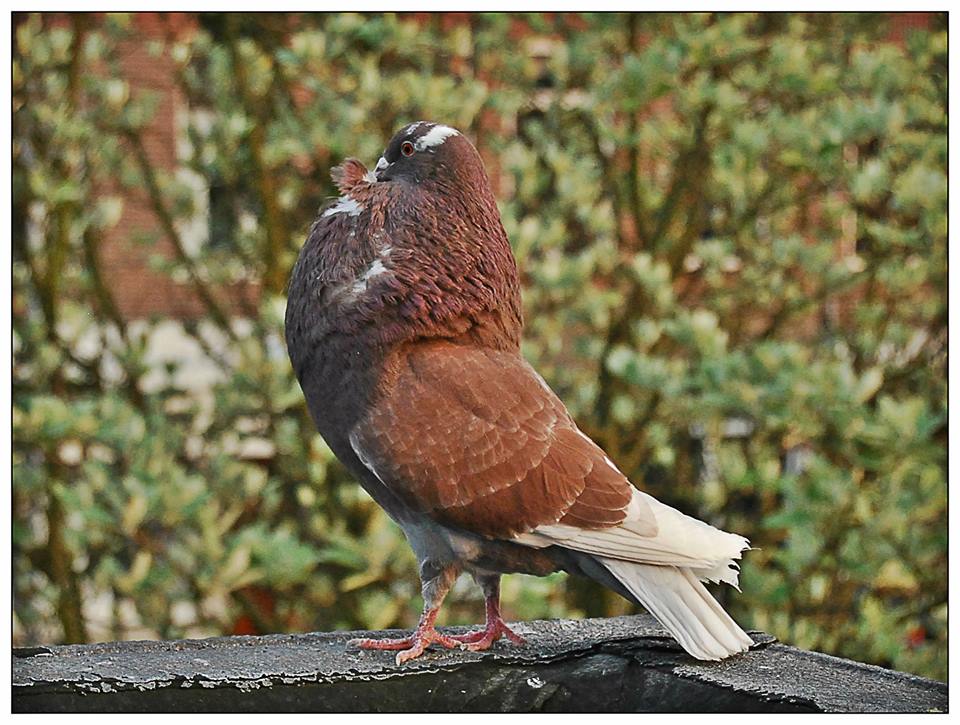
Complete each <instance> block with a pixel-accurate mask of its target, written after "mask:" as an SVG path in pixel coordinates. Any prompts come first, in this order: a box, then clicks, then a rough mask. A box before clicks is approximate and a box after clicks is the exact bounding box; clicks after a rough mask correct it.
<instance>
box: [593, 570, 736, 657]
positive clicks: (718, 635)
mask: <svg viewBox="0 0 960 725" xmlns="http://www.w3.org/2000/svg"><path fill="white" fill-rule="evenodd" d="M596 558H597V559H598V560H599V561H600V563H602V564H603V566H604V567H606V568H607V570H608V571H609V572H610V573H611V574H613V576H614V577H616V579H617V580H618V581H619V582H620V583H621V584H623V586H624V587H626V588H627V590H628V591H629V592H630V593H631V594H632V595H633V596H634V597H636V598H637V600H638V601H639V602H640V604H642V605H643V606H644V607H646V609H647V611H649V612H650V613H651V614H652V615H653V616H654V617H656V618H657V620H658V621H659V622H660V624H662V625H663V626H664V627H666V628H667V630H668V631H669V632H670V634H672V635H673V636H674V637H675V638H676V640H677V641H678V642H679V643H680V645H681V646H682V647H683V648H684V649H685V650H686V651H687V652H689V653H690V654H691V655H692V656H694V657H696V658H697V659H700V660H721V659H723V658H724V657H729V656H730V655H734V654H737V653H738V652H745V651H746V650H747V649H749V648H750V645H751V644H753V640H751V639H750V637H749V636H747V633H746V632H744V631H743V630H742V629H740V627H739V626H738V625H737V623H736V622H734V621H733V619H732V618H731V617H730V615H729V614H727V613H726V612H725V611H724V609H723V607H721V606H720V604H719V603H718V602H717V600H716V599H714V598H713V597H712V596H711V595H710V592H708V591H707V588H706V587H705V586H704V585H703V584H702V583H701V582H700V580H699V579H698V577H697V576H696V575H695V574H694V573H693V572H692V571H691V570H690V569H684V568H678V567H675V566H653V565H649V564H635V563H631V562H627V561H619V560H617V559H608V558H606V557H602V556H599V557H596Z"/></svg>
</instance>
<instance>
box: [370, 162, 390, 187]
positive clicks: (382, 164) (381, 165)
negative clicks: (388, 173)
mask: <svg viewBox="0 0 960 725" xmlns="http://www.w3.org/2000/svg"><path fill="white" fill-rule="evenodd" d="M389 165H390V164H388V163H387V160H386V159H385V158H383V156H381V157H380V160H379V161H378V162H377V166H376V168H375V169H374V170H373V173H374V175H375V176H376V177H377V181H380V172H381V171H383V170H384V169H385V168H387V167H388V166H389Z"/></svg>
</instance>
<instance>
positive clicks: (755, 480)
mask: <svg viewBox="0 0 960 725" xmlns="http://www.w3.org/2000/svg"><path fill="white" fill-rule="evenodd" d="M518 23H520V24H525V25H526V27H527V28H528V29H529V31H530V33H533V34H534V35H539V36H542V37H544V38H553V39H554V41H553V44H552V45H551V46H550V49H549V54H548V57H544V58H539V57H533V56H532V55H531V54H530V53H529V50H528V48H527V46H526V45H525V41H524V40H522V39H519V40H518V38H520V36H518V35H517V34H516V27H515V26H516V25H517V24H518ZM934 24H935V26H936V27H935V28H934V29H933V30H932V31H930V32H918V33H915V34H913V35H912V36H911V37H910V38H908V40H907V41H906V43H905V44H903V45H897V44H894V43H891V42H889V41H888V40H887V37H888V29H887V28H886V27H885V24H884V21H883V19H882V17H880V16H875V15H814V16H808V15H803V14H790V15H749V14H732V15H701V14H696V15H693V14H687V15H644V16H621V15H610V14H600V15H589V14H587V15H583V16H576V17H570V16H565V15H562V14H558V15H550V16H542V17H541V16H529V17H528V16H523V17H518V16H513V17H508V16H502V15H494V16H484V15H475V16H469V17H464V18H461V19H460V22H459V23H455V24H454V26H453V27H447V26H446V24H445V22H444V21H441V19H440V18H439V17H433V18H430V19H428V20H426V21H425V22H419V21H415V20H414V19H412V18H409V17H404V16H394V15H384V16H361V15H357V14H350V13H344V14H334V15H322V16H314V15H306V16H299V15H292V16H286V15H285V16H282V17H279V16H272V15H266V16H253V17H245V16H240V15H236V16H209V17H205V18H204V19H203V20H202V27H201V28H200V29H199V31H198V32H197V33H195V34H194V35H192V36H190V38H189V39H187V40H170V41H166V42H164V43H160V44H159V45H158V46H157V50H158V51H159V53H161V54H168V55H169V57H170V58H172V59H173V61H174V65H175V70H174V72H175V76H176V82H177V85H178V88H179V90H180V92H182V94H183V97H184V98H185V99H187V101H188V102H189V104H190V106H191V108H192V109H193V112H192V113H191V115H190V119H189V122H188V127H187V134H188V137H189V142H190V143H189V144H188V147H189V148H188V150H187V151H186V152H185V158H184V159H183V161H182V165H183V167H184V168H185V169H187V170H189V172H191V173H192V174H193V176H194V178H196V179H199V180H201V181H202V184H203V185H204V186H205V187H206V186H210V187H216V188H217V189H219V190H221V192H222V195H223V198H226V199H229V200H230V204H229V205H227V206H226V207H225V208H226V211H225V212H222V216H221V217H218V218H217V219H215V220H212V222H211V228H212V229H213V232H212V233H213V238H211V240H210V243H209V244H207V245H204V246H202V247H201V249H199V250H198V251H192V250H189V249H186V248H184V249H183V253H177V254H175V255H174V256H173V257H172V258H163V259H158V260H157V263H158V264H159V265H160V266H161V267H162V268H163V269H166V270H168V271H169V272H170V273H171V274H172V275H174V277H175V278H177V279H182V280H186V281H187V282H188V283H189V284H190V285H191V286H192V287H193V288H194V289H196V290H197V291H198V293H199V294H200V295H201V297H202V298H203V299H204V300H205V309H206V314H205V316H204V318H203V320H201V321H200V322H199V323H194V322H188V323H183V324H181V325H179V329H180V334H181V335H183V336H186V338H188V339H190V340H192V345H193V346H194V348H195V349H196V354H195V355H194V356H193V357H190V358H184V359H179V360H178V359H172V361H170V360H168V361H167V362H164V361H163V360H164V359H163V357H162V356H159V357H158V355H157V354H156V350H155V349H154V348H155V347H156V344H157V343H155V342H151V341H152V340H155V339H156V338H157V335H161V338H162V334H163V333H164V330H166V329H168V328H169V326H170V325H171V322H170V321H164V320H149V321H139V322H137V323H135V324H134V323H130V322H127V321H125V320H124V319H123V318H122V316H121V315H119V314H118V313H117V311H116V307H115V304H114V302H113V300H112V297H111V291H110V285H109V281H110V273H111V270H110V268H109V267H107V266H104V265H101V264H98V261H97V260H98V257H97V251H98V249H99V245H100V243H101V242H102V239H103V235H104V233H105V230H107V229H109V228H111V227H112V226H113V225H114V224H115V223H116V221H117V219H118V218H119V217H120V213H121V209H122V203H123V202H122V199H123V194H124V193H128V192H129V191H130V190H139V191H140V192H141V193H145V194H146V195H147V196H148V197H149V198H150V199H151V202H152V203H153V205H154V209H155V211H156V212H157V216H158V219H159V224H158V229H157V232H156V234H157V237H159V236H164V235H165V236H167V237H171V238H173V239H174V241H178V240H177V235H179V234H180V231H179V229H180V226H179V224H180V223H181V222H184V221H185V220H188V219H189V218H191V217H192V216H193V215H194V214H195V213H196V212H197V210H196V209H195V208H194V206H195V203H194V196H193V195H192V193H191V191H190V186H189V184H188V183H187V182H186V181H185V177H184V176H183V175H182V174H179V175H175V174H172V173H170V172H169V171H167V170H164V169H163V168H159V167H154V166H153V165H151V164H150V162H149V158H147V157H145V156H144V155H143V153H142V151H143V145H142V144H143V132H142V129H143V127H144V125H145V123H146V122H147V121H148V120H149V119H150V118H151V117H152V114H153V113H154V111H155V107H156V102H157V99H156V98H155V97H151V96H150V94H144V93H140V92H135V91H133V90H131V88H130V86H129V85H128V84H127V83H126V82H125V81H124V80H122V78H123V76H122V74H121V73H120V71H119V66H118V55H117V49H118V47H119V46H118V43H119V42H120V41H122V40H123V39H124V38H129V37H130V36H131V34H132V33H134V32H135V31H134V25H133V24H132V23H131V22H130V20H129V18H126V17H125V16H108V18H107V20H106V22H105V24H104V25H102V26H96V27H94V26H92V25H91V24H90V22H89V21H87V20H85V19H83V17H82V16H75V17H72V18H70V22H69V23H67V24H66V25H65V26H64V25H62V24H61V25H59V26H57V25H56V24H55V23H52V22H51V21H50V19H49V18H48V17H46V16H40V15H31V16H28V17H27V18H26V19H25V20H23V21H22V22H21V23H20V24H19V25H18V27H17V28H16V38H15V49H16V52H15V58H14V69H13V86H14V174H13V185H14V202H15V203H14V270H13V271H14V310H15V316H14V370H13V378H14V449H13V455H14V572H15V616H16V618H17V622H18V626H19V630H18V631H19V632H20V636H21V637H22V638H24V639H48V640H49V639H67V640H82V639H84V638H87V637H98V638H106V637H123V636H128V635H129V634H130V633H131V632H142V631H144V629H145V630H146V631H147V632H148V633H152V634H154V635H159V636H162V637H176V636H183V635H191V634H212V633H220V632H230V631H257V630H259V631H281V630H288V629H307V628H317V629H330V628H341V627H344V628H345V627H351V628H353V627H370V628H376V627H385V626H401V625H402V626H410V625H411V624H412V623H413V622H414V621H415V619H416V616H417V612H418V608H419V602H418V598H417V582H416V567H415V562H414V560H413V557H412V554H411V553H410V551H409V549H408V547H407V546H406V545H405V543H404V542H403V541H402V538H401V536H400V534H399V532H398V530H397V529H396V528H395V527H394V526H393V525H392V524H391V523H390V522H389V521H388V519H387V518H386V516H385V515H384V514H383V513H382V512H381V511H380V510H379V509H378V508H377V507H376V506H375V505H374V504H373V502H372V501H370V499H369V498H368V497H367V496H366V495H365V494H363V492H362V491H360V490H359V489H358V487H357V486H356V485H355V484H354V483H353V482H352V481H351V480H350V479H349V477H348V476H347V475H346V473H345V471H344V470H343V469H342V468H341V467H340V465H339V464H338V463H337V462H336V460H335V459H334V458H333V456H332V454H331V452H330V451H329V450H328V449H327V447H326V446H325V445H324V444H323V442H322V440H320V439H319V437H318V436H317V435H316V434H315V432H314V430H313V426H312V424H311V422H310V420H309V417H308V416H307V414H306V411H305V407H304V404H303V400H302V396H301V394H300V391H299V388H298V386H297V384H296V382H295V380H294V378H293V375H292V372H291V370H290V367H289V363H288V361H287V359H286V355H285V352H284V350H283V344H282V339H283V338H282V317H283V287H284V282H285V279H286V276H287V274H288V272H289V269H290V267H291V265H292V264H293V261H294V259H295V258H296V254H297V250H298V249H299V246H300V244H301V242H302V239H303V237H304V236H305V232H306V229H307V227H308V225H309V223H310V221H311V220H312V217H313V215H314V213H315V210H316V208H317V206H318V205H319V204H320V203H321V202H322V201H323V199H324V198H325V197H327V196H329V195H332V194H333V193H334V189H333V187H332V185H331V183H330V181H329V175H328V172H329V167H330V166H332V165H333V164H335V163H338V162H339V161H340V160H341V159H342V158H343V157H345V156H357V157H359V158H361V159H364V160H365V161H367V162H368V163H369V162H372V161H373V160H375V159H376V158H377V156H378V155H379V154H380V151H381V148H382V146H383V143H384V141H385V140H386V139H387V138H388V137H389V136H390V135H391V133H392V131H393V130H394V129H395V128H396V127H398V126H399V125H401V124H402V123H405V122H409V121H412V120H417V119H421V118H431V119H437V120H442V121H443V122H446V123H449V124H452V125H456V126H458V127H459V128H461V129H462V130H464V131H466V132H468V133H469V134H470V135H471V136H472V137H473V138H474V139H475V140H476V141H477V144H478V146H479V147H480V149H481V151H482V153H483V154H484V157H485V158H486V159H487V160H488V163H489V168H490V171H491V173H492V174H493V175H494V177H495V179H496V181H497V184H498V188H499V194H498V195H499V198H500V199H501V209H502V212H503V217H504V224H505V226H506V228H507V231H508V234H509V235H510V238H511V241H512V242H513V244H514V249H515V251H516V253H517V256H518V260H519V263H520V266H521V269H522V271H523V275H524V303H525V307H526V318H527V333H526V341H525V347H524V350H525V353H526V354H527V356H528V357H529V358H530V359H531V361H532V362H533V363H534V364H535V365H536V366H537V367H538V369H540V371H541V372H542V373H543V375H544V377H545V378H546V379H547V380H548V381H549V382H550V383H551V385H552V386H553V387H554V388H555V389H556V390H557V392H558V393H559V394H560V396H561V397H562V398H563V399H564V400H565V401H566V402H567V404H568V405H569V406H570V409H571V411H572V412H573V413H574V415H575V417H576V418H577V420H578V422H579V423H580V425H581V427H582V428H583V429H584V430H585V431H587V432H588V433H589V434H590V435H591V436H592V437H594V438H595V439H596V440H597V441H598V442H599V443H600V444H601V445H603V446H604V448H605V449H606V450H607V451H608V452H609V453H610V455H611V457H612V458H614V459H615V460H616V461H617V462H618V464H619V465H620V467H621V468H622V469H623V470H624V471H626V472H627V473H628V474H629V475H630V476H631V477H632V479H633V480H634V481H636V482H637V483H638V484H639V485H642V486H643V487H644V488H645V489H646V490H648V491H650V492H651V493H652V494H654V495H656V496H658V497H659V498H661V499H662V500H664V501H666V502H668V503H671V504H674V505H677V506H680V507H682V508H684V509H685V510H686V511H688V512H689V513H691V514H694V515H698V516H700V517H702V518H705V519H707V520H709V521H711V522H713V523H715V524H716V525H718V526H723V527H725V528H728V529H730V530H734V531H738V532H741V533H743V534H745V535H746V536H748V537H749V538H750V539H751V541H752V542H753V546H754V547H755V549H754V550H753V551H751V552H749V553H748V555H747V557H746V559H745V562H744V565H743V574H742V588H743V594H741V595H733V596H731V595H730V593H729V592H725V593H724V599H725V603H726V604H727V606H729V608H730V609H731V611H732V613H733V614H734V615H735V616H736V618H737V619H738V620H739V621H741V622H742V623H743V624H744V625H746V626H753V627H757V628H761V629H765V630H768V631H770V632H772V633H774V634H776V635H777V636H779V637H781V638H782V639H783V640H785V641H787V642H789V643H791V644H796V645H797V646H800V647H807V648H814V649H820V650H824V651H828V652H833V653H836V654H839V655H843V656H848V657H853V658H855V659H860V660H867V661H871V662H876V663H879V664H883V665H887V666H892V667H896V668H898V669H904V670H908V671H911V672H917V673H920V674H925V675H929V676H933V677H937V678H940V679H944V678H945V676H946V638H947V627H946V607H947V605H946V601H947V599H946V554H947V541H946V537H947V534H946V419H947V398H946V330H947V322H946V320H947V318H946V314H947V307H946V242H947V237H946V168H947V165H946V164H947V161H946V142H947V138H946V103H947V92H946V73H947V71H946V68H947V66H946V32H945V20H944V19H943V18H942V17H940V16H937V17H935V21H934ZM523 37H531V36H530V35H529V34H528V35H527V36H523ZM104 74H106V77H107V80H104ZM105 180H111V183H114V184H115V185H118V186H114V187H109V186H105ZM104 188H112V189H113V190H112V191H111V192H110V193H104V192H103V189H104ZM165 220H166V221H165ZM214 222H215V223H214ZM146 241H149V240H146ZM179 241H182V240H179ZM238 280H253V281H255V282H256V284H257V285H258V286H259V289H261V290H262V296H261V302H260V305H259V308H258V309H246V308H245V309H231V308H228V307H226V306H225V305H224V303H223V301H222V299H221V298H220V297H218V296H217V295H216V294H211V293H210V291H211V290H216V289H218V288H219V287H221V286H223V285H228V284H232V283H236V282H237V281H238ZM204 292H206V293H208V294H206V295H204ZM234 316H241V317H244V318H245V319H246V322H245V323H243V324H238V323H236V322H234V323H230V322H228V320H229V319H230V318H231V317H234ZM165 326H166V327H165ZM162 339H165V338H162ZM198 360H200V361H201V362H198ZM204 366H205V367H204ZM198 367H203V369H204V370H206V369H209V370H211V371H212V372H211V374H210V376H209V382H208V383H207V384H206V385H203V386H199V387H198V386H197V385H196V384H195V382H191V380H192V378H191V375H194V376H195V375H197V374H198ZM201 372H202V371H201ZM251 451H254V452H251ZM256 451H260V452H259V453H257V452H256ZM461 585H462V586H458V589H457V590H456V591H455V592H454V594H453V596H452V597H451V598H450V600H449V602H450V605H449V608H448V609H447V610H446V612H445V616H446V621H447V622H469V621H474V620H476V619H478V618H479V616H480V608H479V607H478V606H477V600H478V598H479V593H478V592H476V591H475V590H473V589H471V588H469V587H467V586H466V585H465V583H464V582H461ZM504 599H505V603H506V608H507V612H508V614H509V615H511V616H517V617H543V616H567V615H574V616H580V615H583V614H596V615H602V614H613V613H619V612H623V611H628V606H627V605H626V604H625V603H623V602H622V601H620V600H618V599H617V598H616V597H614V596H613V595H607V594H605V593H603V592H601V591H600V590H598V588H596V587H594V586H593V585H590V584H587V583H582V582H575V581H573V580H568V579H567V578H566V577H563V576H555V577H550V578H548V579H543V580H533V579H528V578H520V577H508V578H507V580H506V581H505V583H504ZM104 601H106V603H107V604H106V606H105V607H104V606H102V603H103V602H104ZM93 602H100V603H101V606H100V608H99V609H97V607H96V606H94V605H93V604H92V603H93ZM103 611H106V612H107V614H106V615H105V618H104V615H103V614H102V612H103ZM97 612H100V614H98V613H97ZM98 618H99V619H98Z"/></svg>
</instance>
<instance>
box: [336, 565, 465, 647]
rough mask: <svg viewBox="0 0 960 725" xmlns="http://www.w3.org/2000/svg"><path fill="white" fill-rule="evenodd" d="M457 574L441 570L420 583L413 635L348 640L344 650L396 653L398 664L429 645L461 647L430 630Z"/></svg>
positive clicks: (449, 570) (453, 571)
mask: <svg viewBox="0 0 960 725" xmlns="http://www.w3.org/2000/svg"><path fill="white" fill-rule="evenodd" d="M458 574H459V571H458V570H457V569H455V568H445V569H442V570H441V571H440V572H439V573H438V574H437V575H436V576H434V577H432V578H430V579H426V580H425V581H424V582H423V614H421V615H420V622H419V623H418V624H417V628H416V629H415V630H414V632H413V634H412V635H410V636H409V637H402V638H400V639H366V638H364V639H351V640H350V641H349V642H347V646H348V647H359V648H360V649H382V650H400V651H399V652H397V664H398V665H402V664H403V663H404V662H406V661H408V660H412V659H413V658H414V657H419V656H420V655H422V654H423V652H424V650H426V649H427V647H428V646H429V645H431V644H439V645H441V646H442V647H447V648H449V649H454V648H461V647H462V646H463V645H462V643H460V642H458V641H456V640H455V639H454V638H452V637H448V636H447V635H445V634H440V632H438V631H437V630H436V628H435V627H434V622H435V621H436V619H437V614H438V613H439V612H440V605H441V604H443V599H444V597H445V596H446V595H447V592H448V591H450V587H451V586H452V585H453V582H454V581H455V580H456V578H457V575H458Z"/></svg>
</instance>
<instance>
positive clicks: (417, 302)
mask: <svg viewBox="0 0 960 725" xmlns="http://www.w3.org/2000/svg"><path fill="white" fill-rule="evenodd" d="M410 128H413V135H411V134H410V133H409V132H408V134H407V136H406V137H404V136H403V134H404V131H403V130H402V131H401V132H400V133H399V134H397V137H395V139H394V140H393V141H391V144H390V145H388V147H387V150H386V151H385V159H387V160H389V161H388V163H387V164H386V166H390V167H391V169H394V173H387V174H384V173H382V169H383V168H384V163H383V160H381V164H378V167H379V168H381V171H380V172H377V171H368V170H367V168H366V167H365V166H364V165H363V164H362V163H360V162H359V161H357V160H356V159H347V160H346V161H344V162H343V164H342V165H341V166H338V167H336V168H335V169H333V170H332V172H331V176H332V178H333V180H334V182H335V183H336V184H337V187H338V189H339V190H340V192H341V194H342V195H341V197H340V198H339V199H338V200H337V201H336V202H335V203H333V204H332V205H330V206H329V207H328V208H327V209H326V210H324V211H323V212H322V213H321V215H320V217H319V218H318V219H317V221H316V222H315V223H314V226H313V229H312V230H311V234H310V238H309V239H308V241H307V246H313V247H315V248H316V249H315V251H314V254H313V255H310V254H304V255H302V256H303V257H306V258H307V259H308V260H310V259H311V258H312V265H313V267H314V269H313V271H312V274H309V273H307V270H303V272H301V276H302V275H303V274H307V276H308V277H309V278H310V279H311V280H312V284H314V285H316V286H318V287H319V289H317V290H316V293H315V294H314V295H312V299H314V300H319V301H320V303H321V312H322V314H321V316H323V317H326V321H327V324H328V325H330V326H331V327H332V328H333V329H332V330H331V331H332V332H341V333H347V334H350V335H368V336H370V337H371V339H372V340H374V341H376V342H377V343H379V345H381V346H392V345H395V344H398V343H402V342H404V341H407V340H412V339H423V338H434V337H436V338H446V339H456V338H459V337H463V336H466V337H468V338H469V339H471V340H473V341H480V342H481V343H482V344H484V345H487V346H490V347H494V348H498V349H513V350H518V349H519V339H520V330H521V327H522V317H521V307H520V288H519V281H518V275H517V269H516V263H515V261H514V259H513V255H512V253H511V251H510V246H509V243H508V241H507V237H506V233H505V232H504V229H503V225H502V224H501V222H500V214H499V211H498V209H497V206H496V202H495V200H494V197H493V193H492V191H491V189H490V185H489V183H488V181H487V178H486V174H485V172H484V169H483V163H482V161H481V159H480V156H479V154H478V153H477V151H476V149H475V148H474V147H473V145H472V144H471V143H470V142H469V141H468V140H467V139H466V138H465V137H463V136H462V135H460V134H459V132H457V131H455V130H453V129H451V128H449V127H446V126H437V125H435V124H423V123H421V124H412V125H411V126H410V127H407V129H410ZM397 138H402V139H403V140H408V142H409V143H411V144H412V145H414V147H415V151H414V153H413V155H412V157H411V158H413V159H414V162H412V163H411V164H408V165H406V166H402V165H401V164H400V163H398V161H400V160H401V159H402V160H403V161H406V160H407V159H404V158H403V157H402V155H401V151H400V150H399V145H398V143H399V144H402V143H403V141H400V142H398V141H397ZM417 156H419V157H420V158H417ZM391 162H392V163H391ZM394 165H395V166H396V167H400V169H399V170H396V169H395V168H394ZM378 176H379V177H380V178H378ZM306 251H307V250H305V252H306ZM310 263H311V262H309V261H308V262H307V264H310ZM299 266H300V265H299V264H298V267H299Z"/></svg>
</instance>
